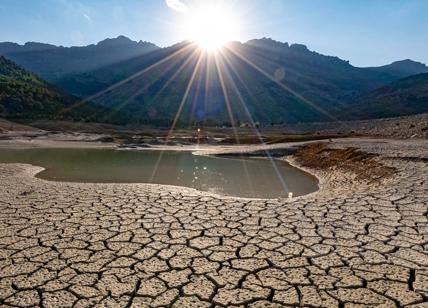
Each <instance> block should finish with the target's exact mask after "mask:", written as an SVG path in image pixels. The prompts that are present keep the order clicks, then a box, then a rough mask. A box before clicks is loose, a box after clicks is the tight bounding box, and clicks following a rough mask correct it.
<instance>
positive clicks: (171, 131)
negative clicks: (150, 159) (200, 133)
mask: <svg viewBox="0 0 428 308" xmlns="http://www.w3.org/2000/svg"><path fill="white" fill-rule="evenodd" d="M201 61H202V53H199V57H198V61H197V63H196V65H195V68H194V69H193V73H192V76H191V77H190V80H189V83H188V84H187V87H186V91H185V92H184V95H183V98H182V99H181V101H180V104H179V106H178V110H177V112H176V115H175V117H174V121H173V123H172V125H171V128H170V129H169V131H168V135H167V137H166V142H168V141H169V140H170V138H171V136H172V133H173V131H174V129H175V126H176V125H177V122H178V119H179V118H180V115H181V112H182V110H183V107H184V104H185V103H186V100H187V97H188V95H189V92H190V89H191V88H192V85H193V82H194V81H195V78H196V74H197V72H198V70H199V66H200V64H201ZM163 155H164V150H163V149H162V150H161V152H160V154H159V158H158V160H157V162H156V164H155V166H154V168H153V172H152V175H151V176H150V182H152V181H153V179H154V177H155V176H156V173H157V171H158V169H159V164H160V162H161V160H162V157H163Z"/></svg>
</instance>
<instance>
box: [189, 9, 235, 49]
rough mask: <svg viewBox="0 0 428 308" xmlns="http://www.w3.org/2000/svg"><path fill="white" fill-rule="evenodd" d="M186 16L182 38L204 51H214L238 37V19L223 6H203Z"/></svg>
mask: <svg viewBox="0 0 428 308" xmlns="http://www.w3.org/2000/svg"><path fill="white" fill-rule="evenodd" d="M186 15H187V16H186V17H187V20H186V21H185V23H186V26H185V34H184V36H185V37H186V39H188V40H190V41H193V42H195V43H196V44H197V45H198V46H199V47H200V48H202V49H204V50H206V51H210V52H212V51H216V50H218V49H220V48H222V47H223V46H224V45H225V44H226V43H228V42H230V41H233V40H236V39H237V37H238V34H239V33H238V32H239V22H238V18H237V17H236V16H235V14H233V12H232V11H231V10H230V8H227V7H225V6H223V5H220V4H211V5H208V4H205V5H203V6H199V7H195V8H193V9H192V10H190V11H189V12H188V14H186Z"/></svg>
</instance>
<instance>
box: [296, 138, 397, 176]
mask: <svg viewBox="0 0 428 308" xmlns="http://www.w3.org/2000/svg"><path fill="white" fill-rule="evenodd" d="M295 158H296V160H297V162H298V163H299V164H301V165H302V166H304V167H308V168H312V169H321V170H331V169H333V168H338V169H341V170H344V171H350V172H353V173H355V174H356V175H357V179H358V180H364V181H369V182H371V181H376V180H379V179H382V178H385V177H389V176H392V175H393V174H394V173H395V171H396V170H395V169H394V168H392V167H387V166H385V165H383V164H382V163H381V162H380V161H379V159H378V155H376V154H369V153H366V152H363V151H360V150H358V149H356V148H346V149H330V148H328V144H327V143H321V142H320V143H311V144H308V145H304V146H302V147H299V148H298V149H297V152H296V153H295Z"/></svg>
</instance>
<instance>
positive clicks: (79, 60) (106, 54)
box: [0, 36, 159, 83]
mask: <svg viewBox="0 0 428 308" xmlns="http://www.w3.org/2000/svg"><path fill="white" fill-rule="evenodd" d="M157 49H159V47H157V46H156V45H154V44H152V43H148V42H142V41H140V42H135V41H132V40H130V39H129V38H127V37H125V36H119V37H117V38H115V39H106V40H104V41H101V42H99V43H98V44H96V45H89V46H84V47H62V46H54V45H49V44H42V43H34V42H30V43H26V44H24V45H19V44H15V43H8V42H7V43H0V55H3V56H5V57H7V58H8V59H10V60H12V61H14V62H16V63H18V64H19V65H22V66H23V67H25V68H26V69H27V70H29V71H31V72H34V73H36V74H38V75H39V76H41V77H42V78H44V79H45V80H47V81H49V82H51V83H55V81H56V80H58V79H59V78H62V77H64V76H67V75H68V74H72V73H74V74H75V73H81V72H86V71H91V70H95V69H97V68H101V67H104V66H108V65H111V64H113V63H119V62H121V61H124V60H127V59H131V58H133V57H137V56H141V55H143V54H145V53H148V52H151V51H154V50H157Z"/></svg>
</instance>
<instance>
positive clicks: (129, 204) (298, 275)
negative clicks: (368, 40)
mask: <svg viewBox="0 0 428 308" xmlns="http://www.w3.org/2000/svg"><path fill="white" fill-rule="evenodd" d="M331 146H333V147H342V146H356V147H359V148H362V149H363V150H365V151H372V152H376V153H378V154H380V155H381V156H380V158H381V159H383V163H384V164H387V165H389V166H392V167H395V168H396V169H397V170H398V171H397V173H396V174H395V175H394V177H393V178H390V179H388V180H384V181H383V182H382V183H372V184H370V185H367V184H358V183H356V182H355V181H352V176H351V177H349V175H348V176H345V175H343V174H341V173H337V172H331V173H330V178H329V181H330V182H327V183H324V188H323V189H322V190H321V191H320V192H318V193H316V194H312V195H309V196H306V197H302V198H297V199H295V200H265V201H263V200H243V199H234V198H223V197H218V196H217V197H216V196H212V195H208V194H205V193H198V192H195V191H193V190H190V189H184V188H183V189H180V188H171V187H162V186H150V185H118V184H116V185H106V184H102V185H101V184H100V185H97V184H68V183H54V182H47V181H42V180H39V179H36V178H34V177H33V175H34V174H35V173H36V172H38V171H39V170H40V168H37V167H31V166H27V165H0V183H1V185H0V305H1V306H2V307H3V306H4V307H30V306H43V307H72V306H73V307H92V306H99V307H130V306H131V307H155V306H173V307H226V306H227V307H283V306H296V305H297V306H298V305H302V306H306V307H320V306H325V307H337V306H341V307H365V306H380V307H395V306H409V307H426V305H427V300H428V223H427V214H428V175H427V174H428V167H427V160H426V158H427V156H428V143H426V142H420V143H409V142H383V143H379V142H378V141H376V142H374V141H373V142H368V141H355V140H354V141H348V142H343V143H341V142H337V143H334V144H333V145H331ZM406 156H410V157H412V158H411V159H406V158H405V157H406ZM385 157H401V159H390V158H388V159H385ZM403 157H404V158H403ZM319 174H320V173H319ZM332 175H333V176H332ZM341 176H343V177H344V178H343V179H341V178H340V177H341ZM333 182H336V185H329V183H333ZM338 182H339V183H342V185H337V183H338Z"/></svg>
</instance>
